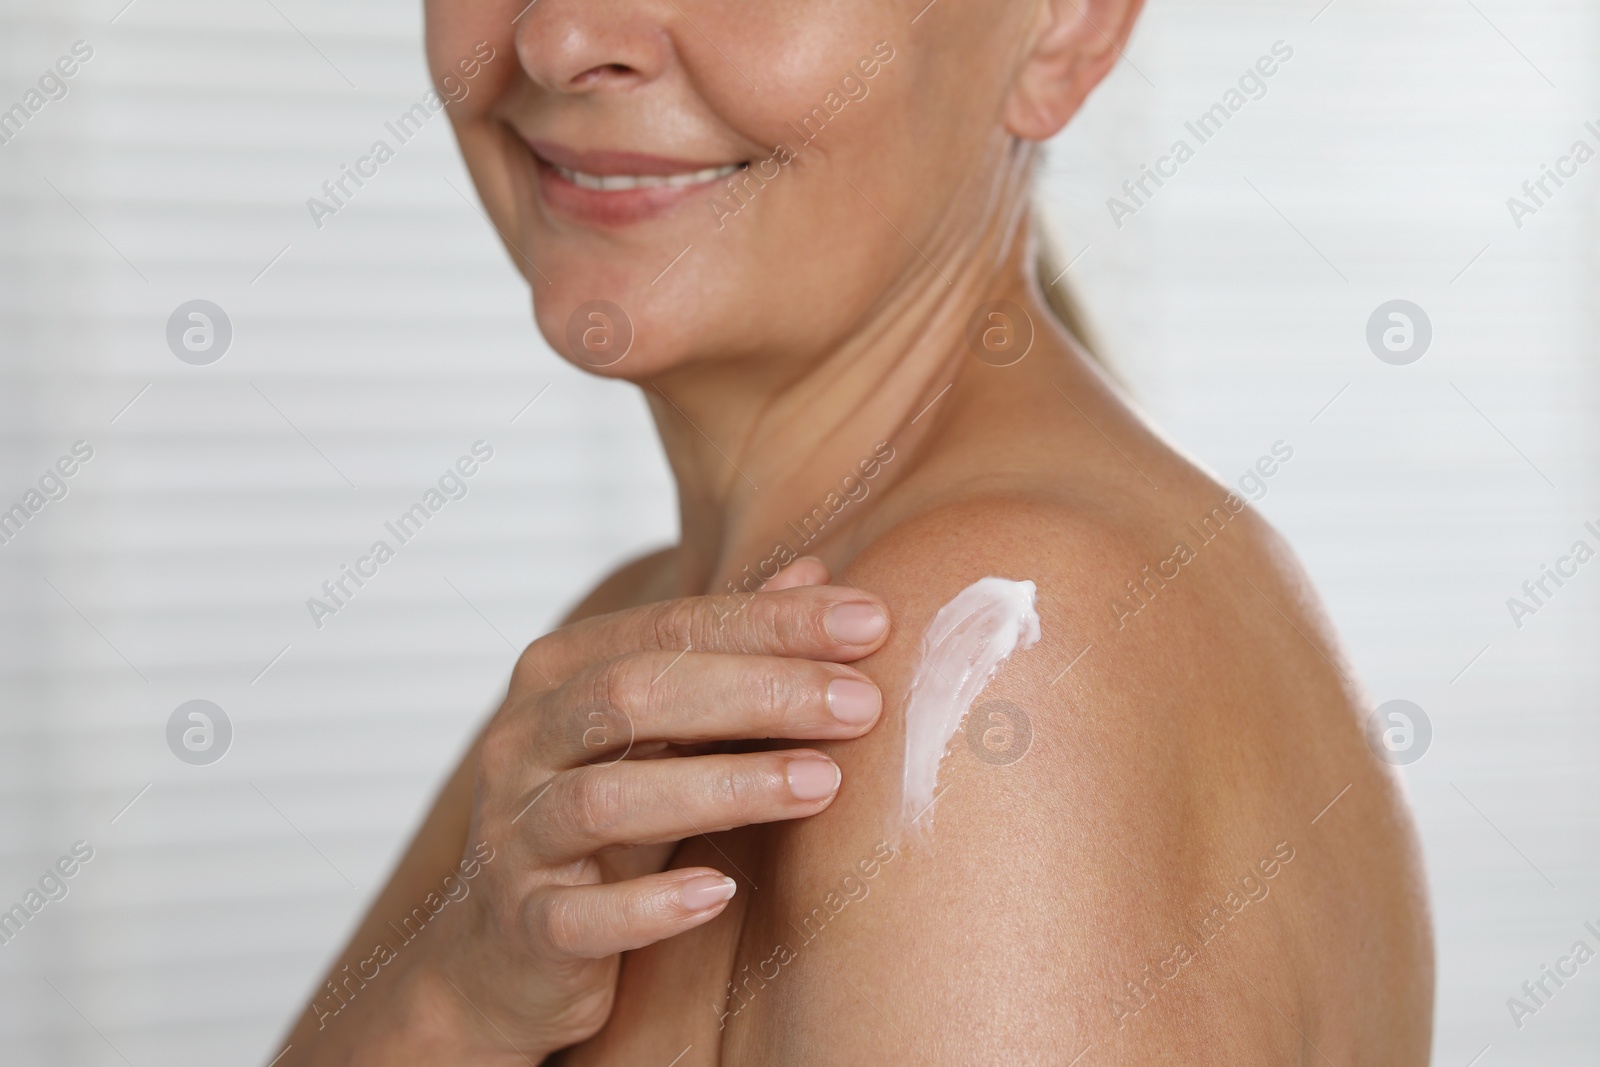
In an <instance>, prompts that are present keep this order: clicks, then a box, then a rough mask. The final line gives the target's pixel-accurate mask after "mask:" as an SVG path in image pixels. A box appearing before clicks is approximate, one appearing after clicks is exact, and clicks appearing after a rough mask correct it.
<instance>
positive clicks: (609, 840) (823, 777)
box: [524, 749, 840, 865]
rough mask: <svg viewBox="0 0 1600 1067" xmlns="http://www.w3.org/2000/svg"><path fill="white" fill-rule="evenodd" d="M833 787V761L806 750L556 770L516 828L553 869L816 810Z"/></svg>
mask: <svg viewBox="0 0 1600 1067" xmlns="http://www.w3.org/2000/svg"><path fill="white" fill-rule="evenodd" d="M839 783H840V773H839V768H838V766H837V765H836V764H835V763H834V762H833V761H832V760H830V759H828V758H827V757H826V756H824V755H822V754H821V753H820V752H817V751H815V750H811V749H796V750H788V751H781V752H749V753H741V754H737V755H715V756H685V757H681V758H677V759H659V760H623V761H621V762H619V763H608V764H604V765H602V766H595V767H579V768H577V769H575V770H570V771H564V772H562V773H561V774H558V775H556V777H555V778H553V779H551V781H550V782H549V783H547V784H546V785H545V786H544V787H543V788H544V789H545V790H546V791H547V793H546V795H543V796H541V797H540V799H539V801H538V805H537V807H536V808H535V809H534V810H535V811H536V812H537V813H538V817H537V818H533V819H527V820H524V826H525V827H526V834H527V836H528V838H529V841H530V844H531V846H532V848H533V850H534V852H535V853H536V854H537V855H538V857H539V861H540V862H541V863H546V864H552V865H553V864H557V863H565V862H568V861H570V860H574V859H578V858H581V857H584V856H592V855H594V854H595V853H596V852H601V851H604V850H607V849H613V848H628V847H632V846H634V845H648V844H656V843H658V842H661V841H680V840H682V839H683V838H686V837H693V836H695V835H696V834H710V833H716V832H718V831H720V830H731V829H733V828H734V827H736V826H749V825H753V824H755V823H768V822H778V821H781V820H784V819H798V818H802V817H804V816H807V815H815V814H816V813H817V812H819V811H822V810H823V809H824V808H826V807H827V806H828V805H829V804H830V803H832V802H833V798H834V796H835V795H836V794H837V793H838V789H839ZM536 792H537V791H536Z"/></svg>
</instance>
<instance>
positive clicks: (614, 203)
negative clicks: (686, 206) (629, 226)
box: [528, 140, 745, 225]
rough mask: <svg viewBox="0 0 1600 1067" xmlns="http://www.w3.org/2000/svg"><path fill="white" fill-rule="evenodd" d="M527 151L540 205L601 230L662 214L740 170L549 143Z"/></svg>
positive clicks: (538, 143) (728, 165) (532, 145)
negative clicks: (535, 175) (532, 162)
mask: <svg viewBox="0 0 1600 1067" xmlns="http://www.w3.org/2000/svg"><path fill="white" fill-rule="evenodd" d="M528 147H529V148H530V149H531V150H532V152H533V156H534V159H535V161H536V162H537V163H538V165H539V192H540V194H541V196H542V198H543V200H544V202H545V205H546V206H547V207H549V208H551V209H552V210H554V211H556V212H558V213H560V214H563V215H568V216H571V217H574V218H577V219H578V220H580V221H583V222H588V223H594V224H601V225H622V224H626V223H632V222H641V221H643V220H645V219H648V218H654V217H656V216H658V215H661V214H664V213H665V212H667V211H670V210H671V209H672V208H674V207H677V206H678V205H679V204H681V203H683V202H684V201H686V200H688V199H691V198H692V197H694V196H696V195H698V194H700V193H702V192H704V191H705V188H706V187H707V186H709V185H711V184H713V183H716V182H720V181H723V180H724V179H726V178H727V177H729V176H730V175H732V174H734V173H736V172H737V171H739V170H740V169H741V168H742V167H744V165H745V164H744V163H742V162H740V163H715V162H705V161H697V160H683V159H667V158H665V157H662V156H649V155H642V154H640V153H637V152H613V151H606V150H594V151H579V150H576V149H571V148H567V147H565V146H562V145H558V144H553V143H551V142H549V141H534V140H529V141H528Z"/></svg>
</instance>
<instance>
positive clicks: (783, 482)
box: [640, 145, 1048, 595]
mask: <svg viewBox="0 0 1600 1067" xmlns="http://www.w3.org/2000/svg"><path fill="white" fill-rule="evenodd" d="M985 169H986V171H987V174H986V175H985V178H984V179H983V182H982V185H981V186H980V187H979V189H978V191H979V192H981V193H982V196H981V197H979V198H977V199H975V200H974V203H975V205H977V206H976V207H975V210H974V212H973V215H972V217H969V218H968V219H967V220H965V224H964V225H962V224H959V223H952V224H950V225H948V226H947V227H946V229H945V230H944V232H941V233H939V234H937V235H936V236H935V239H934V240H933V241H931V242H928V244H927V247H926V248H925V251H926V252H927V258H924V257H923V255H922V254H921V252H920V251H919V253H918V254H917V255H916V256H913V257H912V266H911V267H910V268H909V269H908V270H907V271H906V273H905V274H904V276H902V277H901V278H899V279H897V280H896V281H895V283H894V284H893V285H892V286H891V288H890V290H889V291H888V292H887V293H886V294H885V296H884V298H883V299H881V300H879V301H878V303H877V310H876V311H875V312H874V313H873V314H872V315H871V316H870V317H869V318H868V319H867V320H866V322H865V323H864V324H863V326H862V328H861V329H859V330H857V331H856V332H855V333H854V334H853V335H852V336H851V337H850V338H848V339H846V340H845V341H844V343H842V344H840V345H838V346H837V347H836V348H834V349H833V350H832V351H828V352H819V353H810V354H802V355H803V356H804V358H801V359H798V360H786V361H784V362H783V366H782V367H781V368H780V367H777V366H775V365H774V364H773V363H758V362H756V361H714V360H707V361H691V362H689V363H687V364H685V365H683V366H681V367H679V368H675V369H674V370H672V371H670V372H667V373H665V374H661V375H659V376H656V377H654V378H652V379H650V380H647V381H642V382H640V385H641V387H642V388H643V389H644V391H645V395H646V398H647V399H648V401H649V404H650V408H651V411H652V413H653V415H654V417H655V420H656V426H657V430H658V432H659V433H660V435H661V440H662V443H663V446H664V448H665V451H666V454H667V458H668V461H669V463H670V464H671V466H672V470H673V474H674V476H675V478H676V481H677V485H678V497H679V512H680V524H681V536H682V539H681V543H680V546H679V552H678V568H677V570H678V578H679V586H680V592H681V593H683V594H685V595H688V594H694V593H700V592H706V591H713V592H727V591H729V589H730V583H731V584H732V587H736V588H738V589H740V590H743V589H746V588H748V589H751V590H753V589H754V588H755V585H756V584H757V583H759V581H760V580H762V579H764V578H767V577H770V576H771V575H772V573H775V571H776V568H777V567H778V566H781V565H782V564H783V563H785V562H787V560H788V559H789V558H792V557H793V556H795V555H821V556H822V557H823V558H824V559H827V558H828V556H829V547H830V546H834V545H837V544H839V543H840V539H841V535H842V534H844V533H845V532H846V531H848V530H850V529H853V528H856V527H859V526H860V524H861V523H862V521H863V520H865V519H866V518H867V517H868V516H869V515H871V514H873V513H874V512H875V511H876V510H877V509H878V508H879V507H880V506H881V503H882V501H883V500H884V499H885V498H886V495H887V490H888V489H889V488H890V487H891V486H893V485H895V484H898V483H900V482H902V481H903V480H904V479H905V478H906V477H907V476H909V475H910V474H911V473H912V472H914V471H915V470H917V469H918V468H919V467H920V466H922V464H923V463H924V461H925V459H926V456H927V454H928V452H929V451H930V450H931V448H932V446H933V445H934V443H935V442H936V441H937V440H938V438H939V430H940V428H941V427H944V426H946V425H949V424H950V423H951V422H952V421H953V420H955V419H956V418H957V417H958V412H959V411H960V410H961V409H962V408H963V407H966V406H969V405H970V404H972V403H974V402H975V401H976V398H977V395H978V394H979V392H980V391H981V390H977V389H969V388H967V387H966V382H965V381H964V379H965V377H966V376H967V374H968V373H969V372H970V371H971V370H972V369H973V365H974V364H976V363H977V362H978V361H977V358H976V357H975V356H974V354H973V352H972V350H971V349H970V348H969V347H968V342H967V336H966V334H967V327H968V322H969V320H970V319H971V317H972V315H973V313H974V311H975V310H976V309H977V308H978V307H979V306H980V305H981V304H984V303H985V302H987V301H991V300H1001V299H1003V300H1009V301H1011V302H1012V303H1014V304H1017V305H1019V306H1021V307H1023V308H1024V309H1026V310H1027V312H1028V314H1029V315H1032V316H1034V318H1035V321H1036V322H1039V321H1040V320H1039V316H1040V315H1048V312H1047V311H1045V310H1044V309H1043V308H1041V306H1040V303H1039V301H1038V299H1037V298H1036V297H1035V296H1034V295H1033V293H1034V285H1033V282H1032V278H1031V267H1030V262H1029V258H1028V257H1029V254H1030V248H1029V245H1030V242H1029V240H1028V239H1027V237H1028V233H1029V229H1028V227H1029V225H1030V220H1029V215H1028V209H1027V186H1028V184H1029V178H1030V175H1031V171H1032V153H1031V151H1030V150H1029V147H1028V146H1023V145H1016V146H1014V147H1013V148H1011V149H1010V150H1009V151H1007V152H1006V153H1005V163H1004V165H1002V166H1000V167H992V166H991V167H989V168H985ZM935 264H939V265H938V266H935ZM796 365H798V366H800V367H802V368H803V369H801V370H799V371H798V372H796V371H794V370H792V369H791V368H793V367H794V366H796ZM992 381H993V379H991V382H992ZM830 562H832V561H831V560H830Z"/></svg>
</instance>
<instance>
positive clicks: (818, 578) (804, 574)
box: [761, 556, 833, 593]
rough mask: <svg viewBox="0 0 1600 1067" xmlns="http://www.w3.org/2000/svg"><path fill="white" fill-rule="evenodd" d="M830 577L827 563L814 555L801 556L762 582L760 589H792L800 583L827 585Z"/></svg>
mask: <svg viewBox="0 0 1600 1067" xmlns="http://www.w3.org/2000/svg"><path fill="white" fill-rule="evenodd" d="M832 577H833V576H832V575H831V574H830V573H829V572H828V565H827V564H826V563H824V562H822V561H821V560H820V559H818V558H817V557H816V556H801V557H800V558H799V559H797V560H795V561H794V562H793V563H790V564H789V565H788V566H787V567H784V568H783V569H782V570H780V571H779V572H778V573H777V574H774V575H773V576H772V577H771V578H769V579H767V580H766V581H765V582H762V583H761V591H762V592H763V593H776V592H777V591H778V590H780V589H793V588H795V587H796V586H802V585H827V584H828V582H829V581H831V580H832Z"/></svg>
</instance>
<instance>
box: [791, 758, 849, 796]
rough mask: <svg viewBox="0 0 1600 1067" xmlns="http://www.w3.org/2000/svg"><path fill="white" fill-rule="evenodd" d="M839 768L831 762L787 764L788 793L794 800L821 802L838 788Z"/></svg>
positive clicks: (817, 761) (803, 760) (806, 761)
mask: <svg viewBox="0 0 1600 1067" xmlns="http://www.w3.org/2000/svg"><path fill="white" fill-rule="evenodd" d="M840 778H841V775H840V774H839V767H838V765H837V764H835V763H834V762H833V761H832V760H825V759H797V760H791V761H790V763H789V792H791V793H793V794H794V798H795V799H796V800H821V799H822V798H823V797H826V796H832V795H833V794H834V792H836V791H837V790H838V788H839V781H840Z"/></svg>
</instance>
